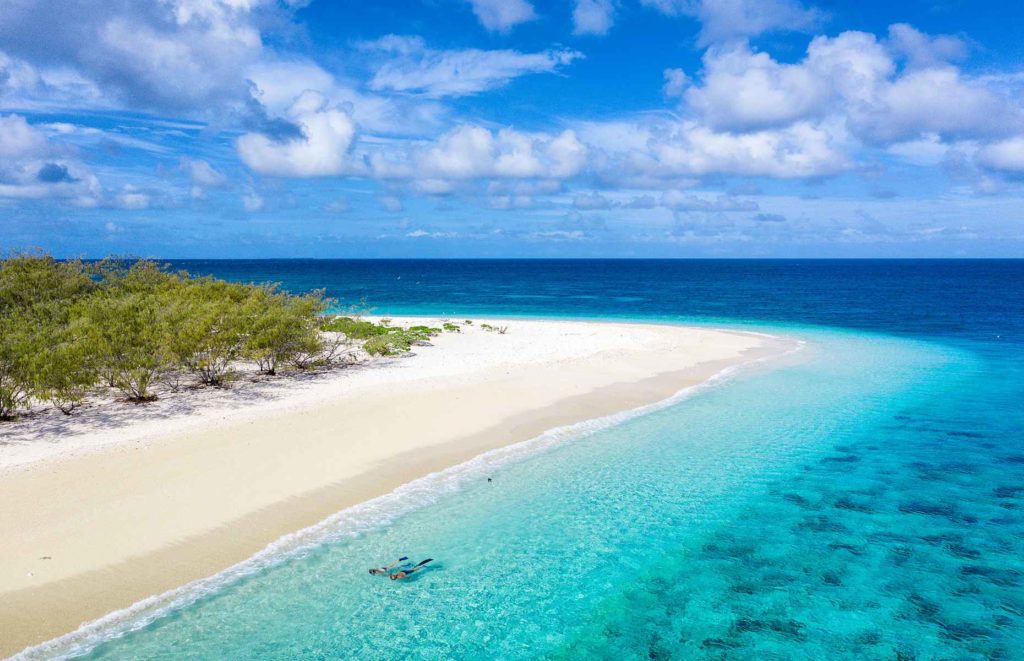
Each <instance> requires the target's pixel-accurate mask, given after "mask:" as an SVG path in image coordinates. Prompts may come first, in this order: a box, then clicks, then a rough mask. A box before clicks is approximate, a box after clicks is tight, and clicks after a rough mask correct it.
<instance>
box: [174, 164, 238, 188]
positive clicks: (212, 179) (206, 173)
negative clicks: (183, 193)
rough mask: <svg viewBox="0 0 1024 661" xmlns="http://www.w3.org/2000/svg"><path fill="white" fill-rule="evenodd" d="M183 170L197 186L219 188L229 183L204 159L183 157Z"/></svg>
mask: <svg viewBox="0 0 1024 661" xmlns="http://www.w3.org/2000/svg"><path fill="white" fill-rule="evenodd" d="M181 168H182V169H183V170H184V171H185V172H187V173H188V176H189V179H191V181H192V183H193V184H195V185H196V186H201V187H205V188H217V187H220V186H223V185H224V184H225V183H227V178H226V177H225V176H224V175H223V174H221V173H220V172H218V171H217V170H215V169H214V168H213V166H212V165H210V164H209V163H208V162H206V161H204V160H202V159H198V158H188V157H183V158H182V159H181Z"/></svg>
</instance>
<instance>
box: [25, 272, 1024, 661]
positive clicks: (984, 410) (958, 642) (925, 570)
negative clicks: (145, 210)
mask: <svg viewBox="0 0 1024 661" xmlns="http://www.w3.org/2000/svg"><path fill="white" fill-rule="evenodd" d="M223 268H225V269H234V270H235V272H237V273H238V274H241V275H238V276H237V277H238V279H262V277H261V276H260V275H259V274H258V273H257V272H255V271H253V270H252V269H249V270H246V269H245V268H242V267H240V266H239V265H238V264H234V263H232V264H229V265H227V266H223ZM259 268H267V266H266V265H265V264H261V265H259ZM274 268H280V269H284V271H289V270H295V269H298V270H297V273H299V275H295V276H289V277H284V278H281V280H282V281H283V282H284V284H285V286H286V287H288V288H290V289H294V290H302V289H304V288H308V285H310V284H312V283H316V282H319V283H321V284H326V285H327V286H329V287H335V288H337V287H338V285H337V283H336V282H335V281H333V280H331V277H333V276H331V275H330V274H331V273H342V274H350V273H351V272H352V270H353V269H355V270H357V271H358V269H364V268H368V267H366V266H365V265H355V266H351V265H349V266H345V265H341V266H339V265H337V264H332V265H331V267H330V268H329V269H328V268H321V269H320V271H319V273H320V277H319V280H318V278H317V277H314V275H311V273H312V272H316V269H315V268H312V267H309V266H308V265H306V266H301V268H299V267H296V266H295V265H294V264H289V263H286V264H285V265H284V266H280V267H274ZM311 268H312V271H310V269H311ZM382 268H385V266H381V265H374V266H372V269H377V270H379V269H382ZM387 268H392V267H387ZM395 268H399V269H410V268H415V269H427V267H424V266H422V265H419V264H415V265H413V266H409V265H407V264H399V265H398V266H396V267H395ZM431 268H434V267H431ZM538 268H539V267H537V266H536V265H534V264H526V265H523V266H522V269H523V270H522V271H521V272H518V273H513V274H512V275H510V274H509V267H508V265H503V266H501V267H500V268H499V267H497V266H495V265H493V264H484V265H482V266H481V265H473V264H470V265H462V264H454V265H453V264H449V263H442V264H440V265H438V266H436V268H435V269H434V270H433V271H430V270H429V269H427V270H428V271H429V273H428V275H429V276H430V277H429V278H428V277H427V276H422V277H423V278H424V279H425V280H427V281H430V282H432V283H434V284H433V286H432V291H434V292H435V293H437V292H441V291H443V292H446V294H445V295H446V296H449V298H444V299H440V300H443V301H445V302H444V303H437V304H436V307H435V308H433V309H431V308H430V306H429V304H427V303H424V302H423V301H421V300H420V299H419V298H417V297H415V296H413V297H408V298H406V299H403V298H402V297H403V293H402V291H404V290H401V289H400V288H399V286H398V285H397V284H396V285H393V289H386V290H382V292H381V293H379V294H380V296H379V297H380V298H381V299H383V300H386V301H389V303H388V305H387V309H388V310H389V311H390V312H392V313H396V314H397V313H400V312H410V311H417V312H438V311H441V309H442V307H443V306H449V305H455V304H454V303H450V301H458V305H459V306H461V307H459V309H460V310H461V311H465V310H466V309H469V310H473V309H478V310H480V311H482V312H484V311H486V312H491V313H493V314H523V315H528V314H544V315H547V316H559V315H562V316H570V315H571V316H598V317H600V316H609V317H610V316H618V317H621V316H629V314H632V317H633V318H637V319H648V320H659V321H673V320H675V321H679V320H696V321H702V320H703V321H707V320H708V319H709V318H710V317H711V316H715V317H716V318H718V319H727V320H729V321H730V322H731V323H739V324H743V325H745V326H748V327H749V326H750V325H754V326H755V327H756V328H758V329H760V330H765V331H767V332H776V333H783V334H787V335H791V336H795V337H799V338H800V339H802V340H804V341H805V342H806V346H805V348H804V349H803V350H802V351H800V352H798V353H797V354H794V355H792V356H788V357H786V358H784V359H782V360H780V361H778V362H777V363H775V364H772V365H761V366H755V367H754V368H751V369H749V370H746V371H741V372H739V373H736V374H732V375H730V377H729V378H728V379H724V380H719V381H718V382H716V383H714V384H712V385H710V386H709V387H702V388H698V389H696V390H694V391H692V392H689V393H685V394H684V395H683V396H681V397H680V398H678V399H677V400H676V401H673V402H669V403H667V404H666V405H664V406H660V407H652V408H650V409H648V410H645V411H643V412H642V413H643V414H642V415H633V416H613V418H612V419H609V420H603V421H595V422H592V423H588V424H584V425H580V426H578V427H576V428H571V429H563V430H556V431H554V432H552V433H550V434H548V435H546V436H544V437H542V438H540V439H537V440H536V441H534V442H531V443H527V444H523V445H521V446H518V447H514V448H511V449H508V450H503V451H498V452H495V453H491V454H489V455H486V456H484V457H481V458H479V459H477V460H475V461H473V462H470V463H469V464H468V465H465V466H462V467H456V468H454V469H452V470H450V471H446V472H445V473H443V474H439V475H435V476H430V477H429V478H426V479H423V480H420V481H418V482H416V483H413V484H411V485H408V486H407V487H405V488H403V489H402V490H401V491H400V492H399V493H397V494H395V495H393V496H390V497H385V498H382V499H379V500H378V501H375V502H371V503H369V504H367V505H365V506H362V507H360V508H356V509H354V510H352V511H348V512H344V513H340V514H339V515H338V516H336V517H334V518H332V519H331V520H328V521H327V522H325V523H324V524H322V525H321V526H319V527H317V528H316V529H314V530H310V531H306V532H304V533H302V534H300V535H297V536H294V537H292V538H289V539H285V540H282V541H281V542H280V543H279V544H278V545H276V546H275V547H274V548H272V549H269V550H268V551H267V552H265V553H263V554H261V555H260V556H258V557H257V558H255V559H253V560H252V561H251V562H249V563H246V564H244V565H243V566H240V567H237V568H234V569H233V570H231V571H229V572H226V573H225V574H223V575H220V576H218V577H213V578H212V579H210V580H208V581H205V582H201V583H200V584H197V585H193V586H189V587H187V588H185V589H183V590H181V591H179V592H177V593H175V594H171V595H166V596H164V597H162V598H160V599H155V600H153V601H152V602H150V603H147V604H142V605H140V606H139V607H138V608H136V609H133V610H130V611H128V612H125V613H120V614H116V615H115V616H112V617H110V618H108V619H107V620H105V621H103V622H100V623H97V624H95V625H92V626H90V627H87V628H85V629H83V630H81V631H80V632H78V633H76V634H75V635H73V636H70V637H67V638H65V639H63V640H59V641H55V642H53V643H51V644H49V645H47V646H44V647H42V648H39V649H37V650H34V651H32V652H30V653H29V655H28V656H30V657H50V656H80V657H84V658H95V659H158V658H175V659H177V658H196V659H256V658H258V659H295V658H302V659H307V658H308V659H399V658H414V659H523V658H550V659H668V658H680V659H821V658H828V657H833V658H838V659H847V658H857V659H861V658H864V659H1016V658H1024V406H1022V402H1024V332H1022V330H1024V320H1022V317H1021V315H1020V314H1019V311H1020V310H1021V309H1022V308H1021V306H1022V298H1021V284H1022V279H1021V278H1020V275H1021V274H1022V273H1024V270H1022V268H1021V264H1020V263H1018V262H1009V263H1004V264H1002V265H981V266H979V265H977V264H967V265H966V266H962V265H958V264H957V263H941V262H940V263H926V264H924V265H918V264H910V265H905V264H903V265H901V264H898V263H896V264H890V263H879V264H876V265H869V266H863V267H862V266H857V267H856V268H854V269H853V271H850V270H849V269H846V268H845V266H844V265H832V266H828V267H827V268H826V267H824V266H820V265H818V266H813V267H808V266H807V265H804V264H796V265H793V266H791V267H782V266H780V265H778V264H771V263H769V264H768V265H766V266H762V265H757V264H754V265H751V264H740V265H738V266H736V267H735V268H733V267H729V266H718V267H715V268H717V269H718V270H717V271H714V270H713V272H712V273H710V274H707V273H704V274H703V275H701V276H700V277H696V276H692V277H691V275H688V274H689V271H688V269H693V268H696V267H693V266H692V265H685V264H684V265H674V266H672V268H675V269H678V273H676V275H673V276H672V277H666V276H665V273H664V272H661V275H662V276H663V277H662V278H661V279H659V280H650V279H648V280H644V279H643V278H644V277H645V276H644V274H645V273H646V274H650V273H654V272H655V271H657V269H656V268H655V266H652V265H651V264H646V263H641V264H639V265H630V264H628V263H627V264H624V265H616V266H608V265H601V264H598V265H593V264H591V265H588V266H585V268H583V275H581V274H580V272H578V271H572V272H571V273H569V274H568V275H566V274H563V275H559V271H558V270H557V269H549V270H548V272H547V273H548V279H547V280H543V279H542V278H541V277H540V273H542V272H543V269H540V270H539V271H538V270H537V269H538ZM658 268H661V267H660V266H659V267H658ZM701 268H703V267H701ZM858 268H859V269H863V271H862V272H860V275H856V273H857V270H856V269H858ZM332 269H333V270H332ZM467 269H468V270H469V271H472V270H473V269H483V271H486V272H487V273H490V275H487V276H486V277H485V276H484V275H480V274H477V275H475V276H473V277H469V276H467V275H466V273H467ZM588 269H589V270H588ZM631 269H632V270H631ZM752 269H753V270H752ZM758 269H761V271H760V272H758V271H757V270H758ZM780 269H781V270H780ZM194 270H196V269H194ZM453 270H454V271H455V272H458V273H459V274H461V275H460V276H459V277H457V278H455V277H451V278H449V277H448V276H445V275H444V274H445V273H449V274H450V273H452V272H453ZM513 270H514V269H513ZM698 270H699V269H698ZM603 271H607V273H606V274H605V275H601V273H602V272H603ZM658 272H660V271H658ZM851 272H852V273H854V274H855V276H851V275H850V274H851ZM701 273H703V272H701ZM531 274H532V275H531ZM375 275H376V276H377V277H378V278H379V277H380V273H379V272H377V271H375ZM246 276H248V277H246ZM300 276H301V277H300ZM346 277H347V276H346ZM407 277H408V274H407ZM516 278H518V279H519V280H520V281H524V282H532V283H534V285H536V286H533V285H531V287H529V288H526V287H521V288H520V289H519V291H520V292H522V291H532V292H535V293H536V294H538V295H542V294H543V295H547V293H546V292H552V291H557V292H558V295H552V296H551V297H550V298H548V299H545V300H546V301H547V302H545V303H543V304H540V303H537V300H539V299H536V298H531V299H522V298H521V297H517V296H516V295H515V294H516V292H514V291H511V290H510V289H509V286H510V285H509V280H511V281H513V282H515V281H516ZM602 278H603V279H602ZM673 278H675V279H673ZM851 278H852V281H851ZM375 282H377V281H376V280H375ZM392 282H395V283H397V282H401V280H399V279H398V278H397V277H396V278H394V279H392ZM332 283H333V284H332ZM953 283H955V284H953ZM938 284H941V285H942V286H944V287H945V289H944V290H942V291H941V292H939V293H936V292H935V291H933V289H934V288H935V287H936V286H937V285H938ZM744 287H746V288H747V289H746V290H744V289H743V288H744ZM929 287H931V289H927V291H926V288H929ZM716 288H718V289H719V290H720V291H719V292H718V295H716V293H715V291H716ZM737 288H739V289H740V290H743V291H745V293H744V294H743V295H742V296H737V295H736V294H735V291H736V289H737ZM456 290H457V291H458V292H460V293H459V294H457V293H455V292H456ZM641 290H642V291H641ZM588 297H589V298H588ZM621 299H640V300H634V301H632V302H630V301H628V300H621ZM403 300H404V301H405V302H404V303H402V301H403ZM524 300H527V301H529V302H527V303H523V301H524ZM620 303H621V304H622V305H626V306H630V305H635V306H636V307H634V308H630V309H632V310H633V312H632V313H628V312H625V311H620V310H617V309H615V306H617V305H619V304H620ZM715 303H720V305H715ZM474 306H477V307H474ZM535 306H539V307H535ZM602 306H604V308H602ZM602 309H606V310H608V312H606V313H602ZM690 315H693V316H690ZM847 319H856V320H857V324H856V325H857V326H858V327H857V328H856V329H853V328H846V329H840V328H837V327H836V326H843V325H847V321H846V320H847ZM822 324H828V325H830V326H832V327H826V326H823V325H822ZM513 332H514V329H513ZM487 478H491V481H488V479H487ZM399 555H409V556H411V557H412V558H413V559H414V560H419V559H421V558H425V557H433V558H435V562H434V563H433V564H432V565H431V569H430V570H428V571H425V572H422V573H421V574H419V575H418V577H417V578H415V579H413V580H409V581H407V582H401V583H393V582H391V581H388V580H387V579H381V578H379V577H373V576H370V575H368V574H367V573H366V568H367V567H370V566H376V565H379V564H381V563H382V562H387V561H389V560H390V559H393V558H395V557H397V556H399Z"/></svg>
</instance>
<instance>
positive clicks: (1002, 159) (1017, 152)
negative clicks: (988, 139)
mask: <svg viewBox="0 0 1024 661" xmlns="http://www.w3.org/2000/svg"><path fill="white" fill-rule="evenodd" d="M977 161H978V164H979V165H981V166H982V167H985V168H988V169H990V170H999V171H1002V172H1009V173H1017V174H1019V173H1024V136H1017V137H1014V138H1010V139H1008V140H1002V141H1000V142H995V143H992V144H990V145H987V146H985V147H983V148H982V149H980V150H979V151H978V155H977Z"/></svg>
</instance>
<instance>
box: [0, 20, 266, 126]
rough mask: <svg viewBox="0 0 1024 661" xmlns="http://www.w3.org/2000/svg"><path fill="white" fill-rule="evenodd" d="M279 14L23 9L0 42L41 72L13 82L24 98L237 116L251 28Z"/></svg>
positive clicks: (251, 53)
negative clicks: (47, 96)
mask: <svg viewBox="0 0 1024 661" xmlns="http://www.w3.org/2000/svg"><path fill="white" fill-rule="evenodd" d="M282 11H284V10H282V9H281V8H280V6H279V5H278V3H277V2H275V1H274V0H248V1H237V0H165V1H163V2H134V1H132V0H80V1H78V2H72V3H68V2H63V1H62V0H23V1H21V2H17V3H14V4H11V3H8V4H7V5H6V6H5V7H4V11H3V13H2V14H0V43H2V44H4V50H5V51H6V52H7V54H8V55H10V56H13V57H16V58H19V59H21V60H24V61H28V62H34V61H37V60H38V61H41V62H46V63H47V67H48V68H47V69H46V70H44V71H37V75H38V78H39V79H38V80H37V81H34V82H32V81H27V82H26V81H25V80H22V81H21V82H19V85H20V86H21V87H22V89H23V92H24V93H25V94H26V95H27V96H30V97H38V96H39V95H40V94H41V93H44V92H49V93H51V94H53V95H54V96H56V97H57V98H67V97H68V96H69V95H77V96H78V97H79V100H89V97H93V99H92V100H93V101H95V102H96V103H97V104H99V105H104V106H107V105H112V104H117V105H120V106H122V107H129V108H131V109H136V110H137V109H147V110H157V111H162V112H179V113H180V112H184V113H194V114H214V113H215V112H221V111H223V110H224V109H225V108H230V109H234V110H239V111H240V110H241V109H242V108H243V107H244V104H245V102H246V100H247V99H248V88H247V84H246V81H245V78H244V75H243V72H244V69H245V67H246V65H248V64H249V63H251V62H253V61H254V60H255V59H257V58H258V57H259V56H260V55H261V53H262V52H263V40H262V35H261V33H260V28H259V26H260V25H264V24H271V23H272V21H267V20H264V19H265V18H266V16H267V15H268V14H274V13H279V12H282ZM22 73H24V71H22ZM29 83H31V84H29ZM96 89H99V90H102V94H101V95H100V97H99V98H95V90H96Z"/></svg>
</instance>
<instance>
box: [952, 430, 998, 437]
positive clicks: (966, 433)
mask: <svg viewBox="0 0 1024 661" xmlns="http://www.w3.org/2000/svg"><path fill="white" fill-rule="evenodd" d="M946 436H953V437H954V438H987V437H988V434H983V433H981V432H976V431H960V430H953V431H947V432H946Z"/></svg>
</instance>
